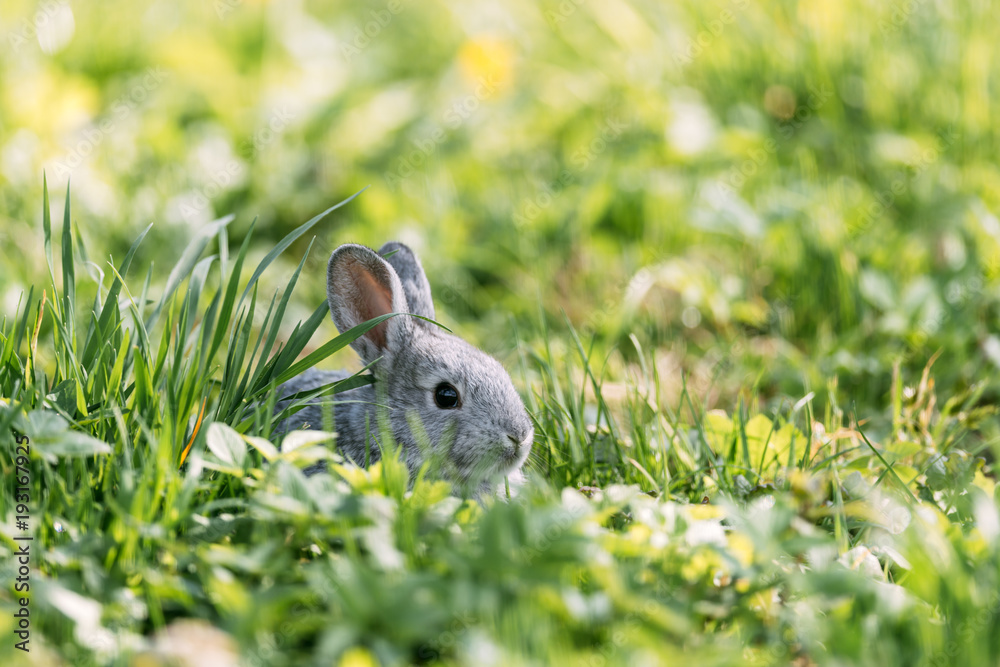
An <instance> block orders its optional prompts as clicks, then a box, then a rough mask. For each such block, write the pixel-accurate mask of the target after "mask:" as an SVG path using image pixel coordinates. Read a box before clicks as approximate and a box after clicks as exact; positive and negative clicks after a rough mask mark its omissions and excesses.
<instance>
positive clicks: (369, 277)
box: [326, 243, 413, 364]
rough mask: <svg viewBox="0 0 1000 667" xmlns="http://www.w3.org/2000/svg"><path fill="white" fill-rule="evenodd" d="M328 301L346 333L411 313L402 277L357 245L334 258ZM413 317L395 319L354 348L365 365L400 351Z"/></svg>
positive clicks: (329, 273) (338, 251)
mask: <svg viewBox="0 0 1000 667" xmlns="http://www.w3.org/2000/svg"><path fill="white" fill-rule="evenodd" d="M326 298H327V301H328V302H329V304H330V314H331V315H332V316H333V322H334V324H336V325H337V329H338V330H339V331H340V332H341V333H344V332H346V331H348V330H349V329H351V328H352V327H355V326H357V325H358V324H362V323H363V322H366V321H368V320H370V319H372V318H373V317H378V316H379V315H386V314H388V313H409V312H410V310H409V307H408V306H407V303H406V296H405V294H404V293H403V286H402V284H401V283H400V281H399V276H397V275H396V272H395V271H394V270H393V268H392V267H391V266H390V265H389V263H388V262H386V261H385V260H384V259H382V258H381V257H379V256H378V254H376V252H375V251H374V250H372V249H371V248H366V247H365V246H361V245H355V244H353V243H351V244H346V245H342V246H340V247H339V248H337V249H336V250H334V251H333V254H332V255H330V263H329V265H328V266H327V271H326ZM411 320H412V318H410V317H405V316H403V317H391V318H389V319H388V320H386V321H385V322H383V323H382V324H380V325H378V326H377V327H375V328H373V329H371V330H369V331H368V332H367V333H366V334H365V335H363V336H361V337H359V338H357V339H356V340H355V341H354V342H353V343H351V347H353V348H354V349H355V350H356V351H357V352H358V354H360V355H361V358H362V359H363V360H364V361H365V363H366V364H367V363H371V362H372V361H374V360H375V359H377V358H378V357H380V356H382V354H383V353H385V352H386V351H389V352H392V351H395V350H398V349H400V348H401V347H402V346H403V344H404V343H405V342H406V340H408V339H409V337H410V335H411V333H412V327H413V323H412V321H411Z"/></svg>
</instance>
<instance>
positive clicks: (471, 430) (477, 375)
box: [327, 243, 534, 484]
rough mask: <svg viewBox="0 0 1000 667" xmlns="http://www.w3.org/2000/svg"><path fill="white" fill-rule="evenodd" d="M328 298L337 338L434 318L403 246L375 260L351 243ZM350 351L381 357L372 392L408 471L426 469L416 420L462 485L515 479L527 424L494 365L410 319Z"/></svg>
mask: <svg viewBox="0 0 1000 667" xmlns="http://www.w3.org/2000/svg"><path fill="white" fill-rule="evenodd" d="M390 253H391V254H390ZM384 255H387V257H385V258H383V256H384ZM327 299H328V300H329V303H330V313H331V315H332V316H333V321H334V323H335V324H336V325H337V328H338V329H339V330H340V331H341V332H345V331H347V330H348V329H350V328H351V327H354V326H356V325H358V324H361V323H362V322H365V321H366V320H369V319H371V318H373V317H377V316H379V315H384V314H386V313H410V314H413V315H419V316H421V317H426V318H428V319H434V303H433V301H432V300H431V289H430V285H429V284H428V282H427V277H426V276H425V275H424V270H423V267H421V265H420V261H419V260H418V259H417V257H416V255H414V254H413V252H412V251H411V250H410V249H409V248H408V247H407V246H405V245H403V244H401V243H387V244H386V245H384V246H383V247H382V248H381V249H380V250H379V252H378V253H376V252H375V251H373V250H371V249H370V248H366V247H364V246H361V245H354V244H348V245H343V246H340V247H339V248H337V249H336V250H335V251H334V252H333V255H331V257H330V263H329V266H328V270H327ZM351 345H352V346H353V347H354V349H355V350H356V351H357V352H358V354H360V355H361V358H362V359H363V360H364V362H365V363H366V364H367V363H371V362H373V361H375V360H376V359H379V358H380V360H379V361H378V362H377V363H376V364H375V365H374V366H373V369H372V371H373V374H374V375H375V380H376V387H377V388H380V389H381V390H382V391H383V392H384V393H382V394H381V396H383V397H384V401H385V402H386V403H387V404H388V409H389V416H390V420H391V424H392V430H393V435H394V436H395V438H396V440H397V441H398V442H399V443H400V444H401V445H402V446H403V447H404V448H405V451H406V456H407V461H408V463H410V464H411V465H413V464H414V460H416V461H419V460H421V459H420V452H419V450H418V446H417V439H416V438H415V437H414V435H413V433H412V430H411V425H410V418H411V416H414V415H415V416H416V417H418V418H419V421H420V423H421V424H422V426H423V428H424V430H425V431H426V433H427V435H428V436H429V440H430V443H431V445H432V446H433V447H435V448H443V447H447V451H446V452H445V451H436V452H435V453H436V454H437V455H443V456H444V457H445V458H446V460H447V461H448V463H449V464H450V465H448V467H449V468H450V469H451V470H452V472H453V474H456V475H457V476H458V478H459V479H458V480H456V481H460V482H462V483H473V484H475V483H478V482H480V481H488V480H491V479H493V480H495V479H498V478H499V477H500V476H502V475H509V474H511V473H513V472H515V471H517V470H519V469H520V467H521V466H522V465H523V464H524V461H525V460H526V459H527V458H528V454H529V452H530V451H531V444H532V439H533V435H534V430H533V428H532V424H531V419H530V418H529V417H528V413H527V411H526V410H525V407H524V403H523V402H522V401H521V398H520V396H518V394H517V391H515V389H514V386H513V384H511V380H510V376H509V375H508V374H507V371H506V370H504V368H503V366H501V365H500V363H499V362H498V361H497V360H496V359H494V358H493V357H491V356H489V355H488V354H485V353H484V352H482V351H481V350H478V349H476V348H475V347H473V346H472V345H470V344H469V343H466V342H465V341H464V340H462V339H461V338H458V337H456V336H453V335H451V334H449V333H447V332H446V331H444V330H443V329H441V328H440V327H438V326H437V325H435V324H433V323H431V322H427V321H425V320H422V319H420V318H417V317H409V316H407V315H405V314H404V315H397V316H395V317H391V318H389V319H388V320H387V321H385V322H383V323H382V324H379V325H378V326H377V327H375V328H373V329H371V330H369V331H368V332H367V333H366V334H365V335H363V336H361V337H359V338H358V339H357V340H355V341H354V342H353V343H351ZM372 430H373V432H374V430H375V424H374V423H373V424H372ZM413 457H416V459H414V458H413Z"/></svg>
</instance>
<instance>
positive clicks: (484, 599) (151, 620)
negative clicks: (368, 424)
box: [0, 198, 1000, 667]
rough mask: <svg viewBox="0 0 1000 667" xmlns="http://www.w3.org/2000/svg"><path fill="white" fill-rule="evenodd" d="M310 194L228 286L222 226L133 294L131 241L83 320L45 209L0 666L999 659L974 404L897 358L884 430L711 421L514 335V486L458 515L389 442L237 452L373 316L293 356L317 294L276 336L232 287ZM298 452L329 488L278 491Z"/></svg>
mask: <svg viewBox="0 0 1000 667" xmlns="http://www.w3.org/2000/svg"><path fill="white" fill-rule="evenodd" d="M338 206H339V205H338ZM335 208H337V207H336V206H335V207H333V209H335ZM333 209H330V210H328V211H326V212H324V213H323V214H321V215H320V216H317V217H316V218H314V219H312V220H311V221H309V222H308V223H306V224H304V225H302V226H301V227H299V228H298V229H297V230H295V231H294V232H292V234H291V235H290V236H289V238H288V239H286V241H288V242H286V243H282V244H279V245H278V246H277V247H276V249H275V251H274V252H272V253H268V254H267V255H266V256H265V258H264V260H263V261H262V262H261V263H260V265H258V266H257V267H256V268H255V269H254V270H253V271H252V272H250V271H249V267H247V266H244V262H245V260H246V253H247V248H248V244H249V241H245V242H244V243H243V244H242V245H241V247H240V249H239V251H238V253H237V254H236V256H235V257H233V258H230V257H229V256H228V248H227V239H226V232H225V230H226V224H227V223H228V220H227V219H223V220H220V221H219V222H217V223H216V224H215V225H213V226H211V227H210V228H209V229H208V230H207V231H206V233H205V234H203V235H201V236H198V237H196V238H194V239H192V240H191V242H190V245H189V246H188V249H187V250H186V251H185V252H184V253H183V254H182V255H181V256H180V259H179V260H178V262H177V264H176V265H175V268H174V269H173V270H172V271H171V272H170V274H169V278H168V279H167V281H166V284H165V286H164V287H163V288H161V289H153V288H152V287H151V285H150V281H149V280H148V279H146V280H145V281H142V280H138V279H136V278H135V277H134V276H133V272H132V271H130V269H131V268H132V267H131V266H130V262H129V260H130V258H131V256H132V253H131V252H130V253H129V255H128V256H126V258H125V259H124V260H123V261H122V262H120V263H119V264H118V265H117V266H114V267H112V266H109V267H108V269H107V272H106V273H107V275H106V276H105V279H104V280H103V281H102V282H101V287H100V289H99V290H98V292H97V294H96V295H94V301H93V302H92V303H88V304H87V305H86V306H84V305H83V304H82V302H80V301H79V300H78V298H79V294H78V290H77V289H76V288H75V276H76V274H77V272H78V271H80V270H81V268H82V267H81V266H79V264H78V263H77V261H76V260H75V259H74V258H75V257H76V256H77V255H78V254H79V252H75V251H74V248H75V247H76V248H81V249H82V241H83V240H82V239H81V238H78V237H74V235H73V234H72V233H71V232H70V225H67V224H66V223H65V222H64V223H63V227H62V235H61V238H62V243H61V258H62V259H61V261H56V260H55V258H54V257H53V252H52V250H51V246H52V243H51V241H50V239H51V238H52V237H53V232H52V223H51V221H50V220H49V219H48V216H47V214H46V216H45V219H44V237H45V246H46V255H47V256H48V257H50V258H52V259H50V260H49V263H48V267H49V272H50V275H51V276H52V278H51V280H50V282H49V284H48V285H46V286H45V287H43V288H42V290H41V292H39V291H38V290H32V291H31V292H30V293H29V294H28V295H26V296H25V298H24V301H23V304H22V306H21V308H20V310H19V312H18V314H17V315H16V316H15V317H13V318H10V319H6V320H4V322H3V325H2V327H0V336H2V338H0V343H2V348H0V350H2V356H0V397H2V398H3V405H2V407H0V438H3V440H4V441H6V442H7V445H5V447H6V448H7V449H8V451H13V438H12V433H14V432H16V433H20V434H24V435H27V436H28V438H29V439H30V441H31V457H30V464H29V466H28V467H29V469H30V479H31V483H30V489H31V493H30V495H31V502H30V511H31V528H32V533H33V535H34V537H35V541H34V542H33V545H32V549H33V550H34V551H33V552H32V553H33V558H34V560H33V561H32V563H33V568H34V569H33V571H32V587H31V610H32V644H31V646H32V650H33V653H32V654H30V656H26V655H24V654H22V653H21V652H20V651H16V650H15V649H13V648H12V644H13V642H12V641H9V640H8V641H5V643H4V644H3V647H2V648H0V651H2V652H3V655H4V656H5V660H8V661H9V660H11V659H12V658H13V659H15V660H16V661H17V664H22V663H24V664H28V661H29V658H35V659H36V660H38V661H41V662H38V663H37V664H51V662H53V661H57V658H55V657H54V656H61V658H60V659H61V660H62V661H64V662H65V663H66V664H136V663H135V662H134V661H135V660H140V659H141V660H144V661H146V662H143V663H141V664H168V663H169V660H170V659H171V656H174V657H176V656H178V655H181V654H183V653H184V651H190V650H191V648H192V647H195V648H196V649H197V651H198V652H202V653H204V654H205V655H208V654H209V652H211V651H215V652H217V653H215V655H216V658H215V659H216V660H218V661H224V660H226V659H230V660H235V659H236V656H241V659H242V660H244V661H245V662H247V663H248V664H258V663H259V664H274V665H283V664H295V663H298V662H314V663H331V662H333V663H337V662H341V661H343V662H349V661H351V660H355V661H362V662H367V661H376V662H379V663H382V664H407V663H411V662H417V663H442V664H498V665H500V664H502V665H508V664H532V663H538V662H541V663H546V664H577V663H579V664H593V662H594V661H595V660H598V661H604V662H606V663H607V664H635V663H638V664H646V663H650V664H667V663H674V662H678V661H680V662H686V663H690V664H709V665H711V664H718V665H736V664H747V663H749V664H762V665H771V664H775V665H778V664H789V663H792V664H843V663H845V662H846V663H850V664H868V665H880V667H886V666H890V665H919V664H928V665H936V664H988V663H989V662H990V661H991V660H993V658H994V656H995V655H997V652H998V651H1000V645H998V644H1000V633H997V632H996V630H997V629H998V625H1000V621H998V619H997V614H996V611H997V609H998V608H1000V607H998V601H1000V557H998V543H1000V542H998V539H1000V517H998V510H997V504H996V501H995V500H994V495H995V488H996V486H995V482H994V480H993V477H992V468H991V466H990V464H987V463H986V461H985V460H984V458H982V455H983V454H986V455H989V456H991V454H989V452H990V448H991V447H993V446H995V445H996V442H995V441H994V440H991V438H992V437H994V436H991V435H990V433H992V431H990V430H989V427H988V426H987V428H986V429H985V430H984V428H983V427H984V424H986V425H988V424H989V423H990V421H989V420H992V419H994V418H995V407H994V406H992V405H990V404H988V403H984V402H983V401H982V391H983V386H982V385H979V386H976V387H973V388H971V389H970V390H969V391H968V392H966V393H963V394H956V395H952V396H941V397H939V396H938V393H937V391H936V389H935V387H934V382H933V366H931V365H928V367H927V369H926V370H925V372H924V374H923V375H922V376H921V377H917V378H912V379H911V378H907V377H905V375H904V374H903V373H902V371H900V370H899V369H898V368H897V370H896V372H895V374H894V375H893V376H892V378H891V380H892V391H891V401H890V403H891V407H890V409H889V410H888V412H887V413H886V414H884V415H881V414H880V415H874V416H875V417H880V418H881V419H880V420H876V421H882V422H885V423H887V424H889V425H890V426H889V427H888V428H883V427H879V428H878V429H875V430H873V429H871V428H870V427H869V424H868V420H869V417H871V416H872V415H868V414H866V413H862V414H863V415H864V416H863V417H860V416H859V414H858V409H857V408H856V407H855V406H850V407H849V408H841V407H838V405H837V401H836V399H835V398H834V399H831V400H829V401H828V402H827V403H826V405H827V406H828V407H827V408H826V409H825V411H824V414H822V415H817V414H814V411H813V407H812V406H813V404H814V403H815V400H816V397H815V394H812V393H810V394H808V395H805V396H800V397H797V398H796V400H794V401H786V402H783V403H782V402H779V404H778V405H777V406H776V407H775V408H774V409H766V410H765V409H762V406H763V404H762V402H761V401H759V400H758V397H756V396H754V395H752V394H748V395H746V396H745V400H741V401H740V402H738V403H737V404H736V405H734V406H732V407H731V409H730V410H725V411H723V410H711V411H709V410H706V409H705V408H704V407H703V397H701V396H699V395H697V394H695V393H693V392H692V391H691V390H689V389H688V388H687V386H686V385H685V384H684V383H683V379H682V391H681V392H680V396H679V398H678V399H677V400H676V402H674V403H673V404H671V403H669V402H668V401H667V400H665V398H664V396H663V395H662V392H661V386H662V385H663V383H664V379H663V378H662V377H661V376H660V370H659V369H658V367H657V365H656V364H655V363H652V361H653V359H652V355H650V353H649V352H648V351H646V350H644V349H643V348H642V346H641V344H640V343H639V340H638V339H637V338H635V337H631V338H629V339H628V341H629V345H630V347H629V348H623V349H621V350H618V351H613V352H610V353H604V354H598V353H596V352H595V351H594V350H595V349H596V348H595V346H594V344H593V341H592V340H590V339H588V338H587V337H586V336H584V335H582V334H580V333H578V332H576V331H575V330H574V329H572V328H569V329H568V331H569V333H568V335H567V336H565V337H561V336H555V335H554V334H553V333H552V332H551V331H550V330H548V329H547V324H546V322H545V320H544V318H543V319H541V320H540V321H539V322H538V330H537V331H529V332H524V331H521V332H520V336H521V337H522V338H524V340H523V341H522V345H521V352H520V358H519V359H515V364H516V365H515V367H514V368H513V369H512V370H514V375H515V377H518V378H519V383H520V385H521V387H522V389H523V391H524V395H525V398H526V403H527V405H528V408H529V410H530V412H531V414H532V416H533V419H534V421H535V424H536V445H535V449H534V452H533V454H532V457H531V460H530V462H529V466H528V482H527V484H526V485H525V486H523V487H521V488H516V489H513V490H512V492H513V497H512V498H509V499H508V498H499V499H490V498H480V499H474V498H469V499H463V498H462V497H461V496H457V495H455V494H453V493H452V489H451V487H450V485H449V484H448V483H447V481H445V480H442V479H441V478H439V477H437V476H435V475H434V474H432V472H431V471H429V470H427V469H424V470H422V471H421V473H420V474H419V475H418V476H417V477H416V479H413V480H410V479H409V474H408V471H407V468H406V466H405V464H404V463H402V462H401V461H399V460H398V459H396V458H394V457H392V456H388V457H386V458H385V459H383V461H381V462H380V463H378V464H375V465H373V466H371V467H370V468H369V469H367V470H366V469H361V468H357V467H355V466H353V465H348V464H345V463H344V462H343V461H342V460H340V459H339V458H338V457H336V455H335V454H333V453H332V450H331V449H330V448H329V444H330V442H329V440H330V436H329V434H326V433H322V432H317V433H315V434H309V433H307V432H302V433H296V434H294V435H292V436H289V439H286V442H285V443H284V446H283V451H279V450H278V448H277V447H276V446H275V445H273V444H271V443H270V442H269V441H268V440H267V439H266V437H262V436H266V435H267V433H268V429H269V428H270V412H269V410H268V406H269V405H272V404H273V403H269V402H268V401H269V400H270V401H273V394H272V393H271V389H273V388H274V387H275V386H276V384H277V383H278V382H280V381H282V380H283V379H285V378H286V377H288V376H290V375H293V374H295V373H297V372H300V371H301V370H303V369H304V368H305V367H306V366H309V365H311V364H314V363H318V362H321V361H322V360H323V359H324V358H325V357H326V356H328V355H329V354H330V353H332V352H333V351H335V350H336V349H338V348H339V347H342V346H344V345H346V344H347V342H348V341H349V340H351V339H352V337H354V336H356V335H360V333H361V332H362V331H363V330H364V326H371V325H373V324H374V322H369V323H367V325H362V327H359V328H357V329H356V330H352V331H351V332H348V333H347V334H345V335H343V336H341V337H338V338H336V339H334V340H333V341H331V342H330V343H329V344H327V345H325V346H322V347H320V348H319V349H318V350H317V351H316V352H313V353H311V354H308V355H306V356H305V357H304V359H305V360H304V361H302V362H297V361H296V359H297V357H299V356H300V354H301V353H303V350H304V349H305V347H306V342H307V341H308V340H309V338H310V337H311V335H312V333H313V332H314V331H315V330H316V327H317V326H318V323H319V321H320V320H321V319H322V318H323V317H325V316H326V312H325V308H324V307H321V308H319V309H318V310H317V311H316V313H315V314H314V316H313V317H311V318H310V319H309V321H308V322H305V323H302V324H300V325H299V326H297V327H296V328H295V333H294V334H293V335H292V336H291V337H290V338H288V339H287V340H284V341H280V340H279V337H278V335H277V333H276V332H277V327H276V325H275V323H276V322H278V321H279V320H281V317H282V312H283V310H284V308H285V306H286V303H287V302H288V299H289V298H290V297H289V295H290V293H291V291H292V290H293V288H294V286H295V280H294V277H293V280H292V281H291V282H290V283H289V284H288V286H287V288H286V289H285V290H283V291H282V292H281V293H279V294H276V295H275V296H274V297H273V298H271V299H268V300H260V301H258V295H257V290H256V288H255V287H256V281H257V280H258V279H259V277H260V276H261V275H262V274H263V273H264V272H265V270H266V269H267V267H268V264H269V263H271V262H272V261H273V259H274V258H275V257H276V256H277V253H278V252H280V251H281V250H284V249H285V248H287V247H288V245H289V243H290V240H291V239H293V238H294V237H295V236H298V235H302V234H305V233H306V232H308V231H309V230H310V228H311V227H312V226H313V225H315V224H317V223H318V222H319V221H320V220H321V219H323V217H324V216H326V215H328V214H329V213H330V212H331V211H332V210H333ZM45 210H46V212H47V211H48V207H46V209H45ZM69 210H70V209H69V205H68V198H67V207H66V211H67V213H66V220H69V219H70V213H69ZM142 241H143V237H142V236H140V237H139V238H138V239H137V240H136V242H135V245H134V246H133V249H134V248H135V247H137V246H138V244H140V243H141V242H142ZM210 248H215V249H216V252H217V255H207V256H206V254H205V253H206V252H207V251H208V250H209V249H210ZM112 268H113V269H114V270H112ZM247 273H249V274H250V277H249V278H248V279H246V280H244V276H245V275H246V274H247ZM57 275H58V276H60V278H61V279H58V280H57V278H56V276H57ZM137 283H141V286H139V285H138V284H137ZM265 303H266V304H267V306H266V309H265V308H264V304H265ZM258 308H260V309H264V310H266V315H265V316H264V317H263V318H254V317H253V311H254V310H255V309H258ZM42 320H47V321H48V322H50V324H51V326H50V327H48V328H47V329H46V330H47V331H49V332H51V333H50V334H46V335H40V334H39V333H38V332H39V330H40V326H39V323H40V322H41V321H42ZM365 381H366V379H365V376H363V375H362V376H357V377H356V379H354V380H352V382H350V383H345V384H343V385H341V386H330V387H324V388H322V390H321V391H322V393H327V394H331V393H333V392H336V391H338V390H342V389H344V388H349V387H351V386H357V383H358V382H365ZM824 390H825V391H828V392H829V393H830V395H831V396H835V394H836V387H835V386H833V385H832V383H831V386H829V387H827V388H825V389H824ZM269 397H270V398H269ZM304 398H305V397H304ZM262 406H263V407H262ZM859 417H860V418H861V419H862V421H859ZM293 440H294V442H293ZM320 459H324V460H327V461H328V462H329V463H330V473H329V474H322V475H315V476H312V477H306V476H304V475H303V473H302V469H303V468H304V467H306V466H308V465H310V464H311V463H314V462H315V461H317V460H320ZM12 460H13V459H12V458H11V457H6V458H4V460H3V463H2V464H0V465H2V466H3V472H4V479H5V480H8V482H7V484H5V492H4V494H3V496H2V499H0V515H2V516H4V517H5V519H4V522H3V524H2V528H0V536H2V542H0V544H2V546H0V551H4V552H6V553H5V557H4V560H3V563H4V565H3V566H0V573H2V574H3V576H4V580H5V581H12V580H13V574H12V573H13V572H14V571H15V570H14V565H13V563H14V560H13V559H12V557H11V554H12V552H13V550H14V544H15V543H14V541H13V540H12V539H11V538H12V537H13V536H14V535H15V534H17V531H15V530H14V528H13V526H14V523H13V513H14V512H13V506H12V503H11V499H12V498H13V495H12V488H11V487H12V483H11V481H10V480H13V479H14V477H15V476H14V470H13V463H12ZM9 596H10V592H9V591H6V590H5V593H4V597H3V605H4V608H5V609H12V608H13V607H12V603H11V598H10V597H9ZM0 619H3V620H0V629H2V630H3V631H4V634H5V636H8V637H10V636H12V635H11V631H12V630H13V629H14V626H13V624H12V621H11V619H12V616H11V614H10V613H4V614H3V615H2V616H0ZM36 656H42V657H36ZM227 656H228V657H227ZM218 664H223V663H222V662H219V663H218Z"/></svg>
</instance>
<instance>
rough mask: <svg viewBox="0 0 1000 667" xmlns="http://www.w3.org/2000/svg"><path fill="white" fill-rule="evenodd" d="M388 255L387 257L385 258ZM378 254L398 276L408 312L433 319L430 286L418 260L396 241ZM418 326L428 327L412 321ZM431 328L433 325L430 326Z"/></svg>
mask: <svg viewBox="0 0 1000 667" xmlns="http://www.w3.org/2000/svg"><path fill="white" fill-rule="evenodd" d="M389 253H392V254H391V255H389V257H385V256H386V255H388V254H389ZM378 254H380V255H382V256H383V257H385V261H387V262H389V264H391V265H392V268H394V269H395V270H396V275H398V276H399V281H400V282H401V283H402V284H403V293H404V294H406V303H407V304H408V305H409V306H410V312H411V313H413V314H414V315H420V316H421V317H426V318H428V319H431V320H433V319H434V301H433V299H431V286H430V283H428V282H427V276H426V275H425V274H424V267H422V266H420V260H419V259H417V256H416V255H415V254H414V253H413V251H412V250H410V248H409V247H408V246H406V245H403V244H402V243H399V242H398V241H389V242H388V243H386V244H385V245H384V246H382V247H381V248H379V251H378ZM414 322H418V323H420V324H426V325H430V323H429V322H424V321H423V320H414ZM430 326H433V325H430Z"/></svg>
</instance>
